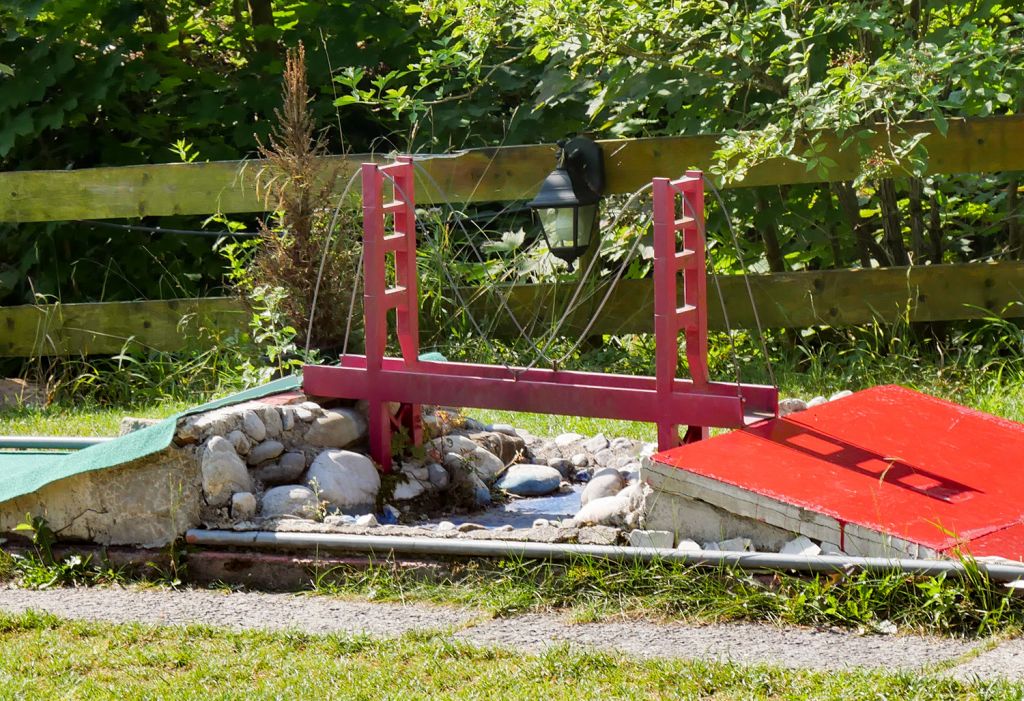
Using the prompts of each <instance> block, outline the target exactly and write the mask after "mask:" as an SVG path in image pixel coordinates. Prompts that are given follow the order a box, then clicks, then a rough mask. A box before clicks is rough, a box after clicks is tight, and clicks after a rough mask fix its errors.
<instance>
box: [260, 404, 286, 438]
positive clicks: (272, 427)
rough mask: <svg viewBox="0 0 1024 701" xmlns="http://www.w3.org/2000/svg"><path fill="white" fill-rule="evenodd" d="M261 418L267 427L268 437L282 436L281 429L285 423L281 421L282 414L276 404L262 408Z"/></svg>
mask: <svg viewBox="0 0 1024 701" xmlns="http://www.w3.org/2000/svg"><path fill="white" fill-rule="evenodd" d="M260 418H261V419H263V425H264V426H265V427H266V429H267V438H280V437H281V429H282V428H283V425H282V423H281V414H280V412H279V411H278V410H277V407H276V406H265V407H262V409H261V410H260Z"/></svg>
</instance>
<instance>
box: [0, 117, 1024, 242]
mask: <svg viewBox="0 0 1024 701" xmlns="http://www.w3.org/2000/svg"><path fill="white" fill-rule="evenodd" d="M921 132H927V133H928V134H929V136H928V138H926V139H925V142H924V143H925V144H926V145H927V146H928V149H929V154H930V155H929V164H928V172H929V173H978V172H992V171H1005V170H1024V115H1018V116H1011V117H989V118H985V119H970V120H963V119H961V120H951V121H950V122H949V130H948V132H947V135H946V136H945V137H943V136H941V135H939V134H938V132H937V130H936V129H935V125H934V123H932V122H910V123H907V124H903V125H896V126H893V127H891V128H889V129H888V130H885V129H884V127H878V128H876V130H875V135H874V136H873V137H872V139H871V141H870V143H871V145H872V147H873V148H880V149H882V150H883V151H884V150H886V149H885V146H886V144H887V143H888V140H889V139H890V138H892V139H897V138H899V137H902V136H906V135H910V134H916V133H921ZM719 139H720V135H717V134H708V135H699V136H676V137H657V138H646V139H623V140H609V141H602V142H600V143H601V145H602V147H603V148H604V153H605V163H606V171H607V174H608V192H609V193H610V194H616V193H620V194H621V193H627V192H633V191H634V190H636V189H637V188H639V187H640V186H642V185H644V184H646V183H649V182H650V180H651V178H652V177H655V176H671V175H676V174H679V173H682V172H683V171H684V170H686V169H687V168H700V169H703V170H707V169H708V168H709V167H710V166H711V164H712V163H713V162H714V158H713V154H714V152H715V150H716V149H717V148H718V142H719ZM824 142H825V143H826V145H827V148H826V150H825V151H824V154H823V155H827V156H829V157H830V158H832V159H833V160H834V161H836V163H837V166H836V167H835V168H833V169H832V170H831V171H830V172H829V176H828V178H829V180H849V179H851V178H853V177H855V176H856V175H857V174H858V172H859V167H860V156H859V154H858V152H857V149H856V148H847V149H840V148H839V146H840V143H841V140H840V137H839V136H837V135H836V134H831V133H828V134H825V136H824ZM383 158H384V156H381V155H380V154H376V155H373V154H358V155H351V156H343V157H342V156H332V157H329V158H327V159H325V161H326V162H327V163H328V164H330V165H333V166H336V167H337V170H338V174H339V180H338V182H337V186H336V189H337V191H340V190H342V189H343V188H344V186H345V183H346V182H347V181H348V179H349V177H350V176H351V174H352V173H354V172H355V169H356V166H357V165H358V164H359V163H362V162H364V161H368V160H382V159H383ZM417 163H418V164H419V165H421V166H422V169H421V170H420V171H419V172H418V174H417V185H416V187H417V201H418V202H419V203H420V204H436V203H441V202H480V201H483V202H498V201H512V200H526V199H530V198H531V197H533V195H534V194H535V193H536V191H537V189H538V188H539V187H540V183H541V181H542V180H543V178H544V176H545V175H546V174H547V173H548V172H549V171H550V170H551V168H552V167H553V165H554V147H553V146H551V145H535V146H509V147H501V148H480V149H468V150H465V151H459V152H457V153H454V154H450V155H424V156H421V157H418V159H417ZM263 165H264V164H263V162H262V161H258V160H251V161H220V162H214V163H174V164H166V165H140V166H127V167H120V168H89V169H83V170H61V171H12V172H7V173H0V222H35V221H68V220H74V219H114V218H126V217H127V218H133V217H142V216H165V215H174V214H212V213H215V212H222V213H238V212H260V211H264V210H265V209H266V205H265V204H264V202H262V201H261V199H260V198H259V197H258V196H257V193H256V180H257V177H258V175H259V173H260V170H261V169H262V168H263ZM820 180H821V177H820V176H819V175H818V174H817V173H816V172H813V171H812V172H808V171H807V169H806V167H805V166H804V165H803V164H801V163H797V162H794V161H788V160H784V159H775V160H772V161H769V162H766V163H763V164H761V165H759V166H756V167H754V168H752V169H751V170H750V172H749V173H748V174H747V176H746V178H745V179H744V180H742V181H741V182H739V183H735V184H732V185H730V186H731V187H749V186H755V185H786V184H799V183H811V182H817V181H820Z"/></svg>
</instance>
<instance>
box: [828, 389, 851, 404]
mask: <svg viewBox="0 0 1024 701" xmlns="http://www.w3.org/2000/svg"><path fill="white" fill-rule="evenodd" d="M852 395H853V392H852V391H850V390H848V389H841V390H839V391H838V392H836V393H835V394H833V395H832V396H831V397H829V398H828V400H829V401H830V402H834V401H836V400H839V399H846V398H847V397H849V396H852Z"/></svg>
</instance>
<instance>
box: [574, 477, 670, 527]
mask: <svg viewBox="0 0 1024 701" xmlns="http://www.w3.org/2000/svg"><path fill="white" fill-rule="evenodd" d="M650 491H651V488H650V487H648V486H647V485H644V484H640V483H638V484H635V485H633V486H630V487H626V488H625V489H623V490H622V491H620V492H619V493H618V494H616V495H615V496H612V497H601V498H600V499H594V500H593V501H591V502H589V503H587V504H586V505H585V506H583V508H581V509H580V510H579V511H578V512H577V513H576V515H575V516H574V517H573V518H571V519H568V520H566V521H563V522H562V525H563V526H567V527H568V526H581V525H604V526H618V527H621V528H636V527H637V526H639V525H640V516H641V514H642V512H643V507H644V499H645V498H646V496H647V494H649V493H650Z"/></svg>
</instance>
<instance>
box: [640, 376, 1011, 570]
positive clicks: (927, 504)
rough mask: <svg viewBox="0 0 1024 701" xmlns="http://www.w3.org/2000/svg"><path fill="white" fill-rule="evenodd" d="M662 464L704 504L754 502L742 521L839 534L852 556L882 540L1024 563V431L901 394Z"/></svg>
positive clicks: (756, 428) (693, 449)
mask: <svg viewBox="0 0 1024 701" xmlns="http://www.w3.org/2000/svg"><path fill="white" fill-rule="evenodd" d="M654 460H655V461H657V462H660V463H664V464H667V465H671V466H674V467H678V468H680V469H681V470H684V471H686V472H687V473H689V475H687V476H686V479H688V480H691V481H692V484H693V485H694V488H695V489H696V490H697V491H698V492H700V493H699V494H694V495H693V496H695V497H697V498H700V499H704V500H706V501H712V502H714V501H716V500H717V502H718V503H715V505H716V506H719V507H721V508H724V509H730V506H729V503H730V501H732V502H735V503H737V504H744V505H745V506H742V507H738V508H741V509H746V511H747V513H744V514H743V515H747V516H752V517H754V518H760V519H761V520H765V521H766V522H769V523H772V525H777V526H780V527H783V528H787V529H788V530H793V531H797V532H803V533H804V534H805V535H809V536H811V537H816V536H817V537H818V538H819V539H830V537H829V536H830V534H834V535H835V540H834V541H833V542H836V544H837V545H839V546H840V547H841V548H843V549H844V550H848V551H853V553H854V554H856V551H857V550H858V549H863V548H858V546H857V543H858V542H861V543H863V542H866V541H865V539H867V540H868V541H871V540H872V539H875V540H874V541H872V542H881V541H879V540H878V538H880V537H881V538H887V539H889V540H891V541H893V542H900V541H904V542H905V544H914V545H915V546H917V549H916V550H915V552H920V554H922V555H925V554H928V553H927V550H931V551H934V552H936V553H941V552H948V551H949V550H951V549H953V548H956V547H960V548H961V549H962V550H964V551H967V552H970V553H971V554H973V555H974V556H978V557H980V556H983V555H1000V556H1003V557H1009V558H1013V559H1024V424H1020V423H1015V422H1012V421H1007V420H1005V419H1001V418H998V417H995V416H992V415H989V414H985V413H983V412H979V411H975V410H973V409H968V408H966V407H963V406H959V405H957V404H953V403H951V402H947V401H944V400H941V399H936V398H934V397H930V396H928V395H925V394H921V393H919V392H914V391H912V390H909V389H906V388H903V387H898V386H884V387H875V388H873V389H869V390H865V391H863V392H857V393H855V394H853V395H852V396H849V397H846V398H844V399H840V400H837V401H834V402H829V403H827V404H824V405H821V406H818V407H815V408H813V409H809V410H807V411H803V412H799V413H796V414H791V415H789V416H787V417H785V418H777V419H770V420H767V421H763V422H760V423H758V424H755V425H753V426H751V427H748V428H746V429H742V430H739V431H734V432H732V433H728V434H725V435H721V436H716V437H714V438H711V439H709V440H705V441H699V442H697V443H692V444H688V445H684V446H681V447H679V448H674V449H672V450H668V451H665V452H662V453H659V454H657V455H655V456H654ZM709 495H711V496H709ZM805 524H806V527H803V526H804V525H805ZM809 531H811V532H809ZM855 541H856V542H855ZM922 548H923V549H922ZM924 549H927V550H924ZM903 550H904V551H908V550H907V548H906V547H903ZM908 552H909V551H908Z"/></svg>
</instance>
